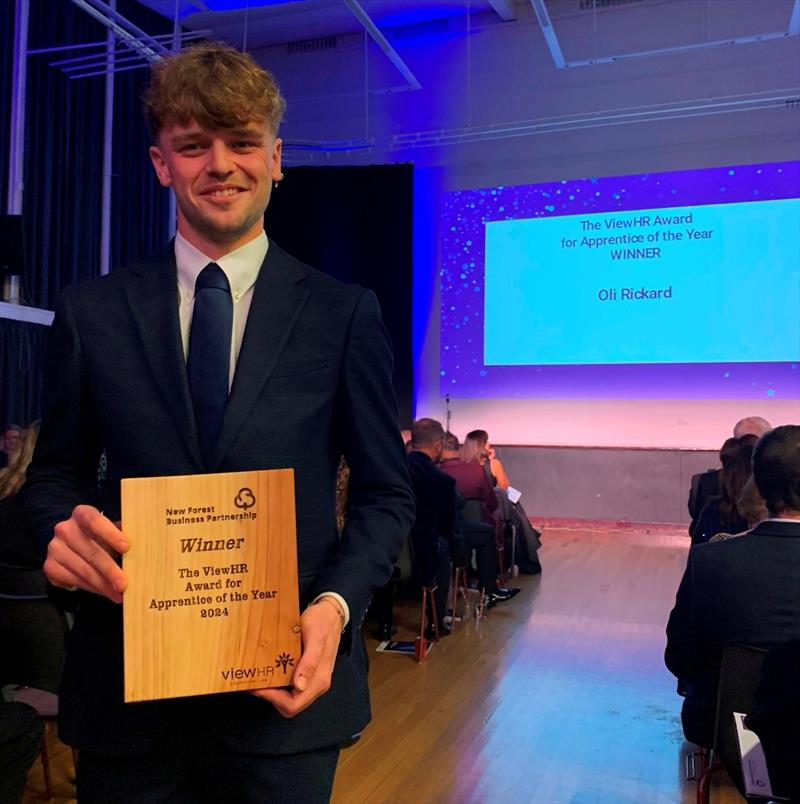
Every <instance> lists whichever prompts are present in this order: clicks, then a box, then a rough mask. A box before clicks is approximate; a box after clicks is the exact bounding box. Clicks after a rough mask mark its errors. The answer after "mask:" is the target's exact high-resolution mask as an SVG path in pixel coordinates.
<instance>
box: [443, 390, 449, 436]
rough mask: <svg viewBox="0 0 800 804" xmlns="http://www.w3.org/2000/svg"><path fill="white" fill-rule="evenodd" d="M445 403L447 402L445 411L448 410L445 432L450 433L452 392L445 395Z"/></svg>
mask: <svg viewBox="0 0 800 804" xmlns="http://www.w3.org/2000/svg"><path fill="white" fill-rule="evenodd" d="M444 404H445V411H446V416H445V428H444V431H445V433H449V432H450V394H445V395H444Z"/></svg>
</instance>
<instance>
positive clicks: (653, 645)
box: [25, 526, 743, 804]
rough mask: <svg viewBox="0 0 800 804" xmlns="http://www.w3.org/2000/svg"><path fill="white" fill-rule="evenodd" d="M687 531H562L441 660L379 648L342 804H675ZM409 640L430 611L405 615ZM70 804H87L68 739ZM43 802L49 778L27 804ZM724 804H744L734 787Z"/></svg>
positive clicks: (339, 797) (679, 780)
mask: <svg viewBox="0 0 800 804" xmlns="http://www.w3.org/2000/svg"><path fill="white" fill-rule="evenodd" d="M680 532H681V531H680V529H677V528H672V527H670V526H656V527H653V528H647V527H645V526H643V527H642V528H640V529H637V528H631V527H629V526H627V527H625V528H620V529H614V530H603V529H602V526H594V527H593V528H591V529H586V528H583V529H573V528H559V529H555V528H550V527H548V528H547V529H546V531H545V535H544V546H543V548H542V551H541V556H542V564H543V565H544V574H543V575H542V576H541V577H528V576H521V577H520V578H519V579H517V583H518V585H519V586H521V587H522V592H521V593H520V594H519V595H518V596H517V597H516V598H515V599H514V600H512V601H510V602H508V603H505V604H502V605H501V606H498V607H497V608H495V609H493V610H492V611H491V612H489V613H488V615H487V617H486V619H485V620H483V621H482V622H481V623H479V624H478V625H476V624H475V623H474V622H473V621H471V620H467V621H465V622H464V623H463V624H460V625H459V626H458V627H457V629H456V632H455V633H454V634H453V635H451V636H449V637H447V638H446V639H444V640H442V641H441V642H440V643H439V644H438V645H436V646H435V647H434V650H433V651H432V653H431V655H430V657H429V659H428V660H427V662H425V663H424V664H422V665H417V664H416V663H415V661H414V660H413V658H411V657H408V656H401V655H389V654H386V653H375V652H374V648H375V647H376V644H377V643H376V642H375V641H374V640H372V639H368V647H369V648H370V650H371V651H373V652H372V653H371V668H370V686H371V690H372V700H373V709H374V719H373V722H372V723H371V725H370V726H369V727H368V728H367V730H366V731H365V733H364V735H363V737H362V738H361V740H360V741H359V742H358V743H356V745H354V746H353V747H351V748H348V749H346V750H345V751H344V752H343V753H342V756H341V760H340V763H339V770H338V773H337V778H336V785H335V788H334V795H333V801H334V804H358V803H359V802H368V803H369V804H379V803H380V802H397V804H427V803H428V802H437V804H438V803H439V802H442V804H445V803H449V802H452V804H470V803H472V802H474V803H475V804H479V803H483V802H485V803H486V804H524V803H525V802H531V803H532V804H533V803H534V802H535V803H536V804H559V803H561V802H563V804H606V803H608V804H612V803H613V804H623V803H627V802H630V803H631V804H634V802H635V804H649V803H652V804H655V803H656V802H658V804H661V803H662V802H663V803H664V804H667V803H668V802H669V803H670V804H672V803H674V802H680V803H681V804H684V802H686V803H687V804H688V802H690V801H693V800H694V796H695V789H696V785H695V784H694V783H687V782H686V781H685V780H684V760H683V757H684V754H685V752H686V751H687V749H688V748H689V746H687V745H686V744H685V743H684V742H683V740H682V735H681V729H680V722H679V718H678V711H679V704H680V700H679V698H678V697H677V696H676V695H675V681H674V679H673V677H672V676H671V675H670V674H669V673H668V672H667V670H666V669H665V668H664V666H663V660H662V656H663V650H664V626H665V624H666V620H667V616H668V614H669V610H670V608H671V607H672V604H673V602H674V597H675V590H676V588H677V585H678V581H679V580H680V576H681V573H682V571H683V566H684V563H685V559H686V552H687V550H688V539H687V538H686V537H685V536H682V535H678V534H680ZM396 614H397V618H398V626H399V632H398V634H397V638H399V639H402V638H410V637H411V634H412V630H413V625H414V621H415V618H416V614H417V610H416V608H415V607H414V604H408V606H406V607H402V608H400V609H399V610H398V611H397V612H396ZM52 742H53V748H54V750H56V751H57V752H58V756H57V758H56V761H55V762H54V770H53V773H54V777H55V786H56V791H57V793H58V794H59V796H58V798H56V799H55V800H56V801H59V802H61V801H71V800H74V799H72V798H71V796H74V792H72V788H71V784H70V781H69V775H70V771H71V767H70V766H71V759H70V755H69V752H68V751H67V750H64V749H61V750H60V751H59V747H60V744H58V743H57V741H56V739H55V738H54V737H53V739H52ZM42 794H43V785H42V772H41V766H40V764H39V763H38V761H37V764H36V765H34V767H33V768H32V770H31V773H30V774H29V782H28V792H27V794H26V798H25V801H26V802H34V801H40V800H41V797H42ZM712 801H713V802H715V804H733V802H741V801H743V800H742V799H741V798H740V797H739V796H738V794H737V793H736V791H735V790H734V789H733V788H732V787H730V785H728V784H727V783H726V782H725V780H722V781H721V782H720V783H719V784H718V785H717V786H716V787H715V789H714V790H713V791H712Z"/></svg>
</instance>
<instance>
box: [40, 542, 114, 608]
mask: <svg viewBox="0 0 800 804" xmlns="http://www.w3.org/2000/svg"><path fill="white" fill-rule="evenodd" d="M56 554H57V553H56ZM56 554H50V555H49V556H48V558H47V560H46V561H45V562H44V567H43V569H44V574H45V575H46V576H47V579H48V580H49V581H50V583H52V584H53V586H58V587H62V588H65V589H69V588H71V587H75V586H77V587H80V588H81V589H85V590H86V591H89V592H95V593H96V594H99V595H104V596H105V597H107V598H109V599H110V600H112V601H114V602H115V603H122V595H121V594H120V593H119V592H117V591H116V590H115V589H114V587H113V586H112V585H111V584H110V583H109V582H108V581H107V580H106V579H105V578H103V576H101V575H100V574H99V573H98V572H97V571H96V570H94V569H93V568H92V567H91V566H89V565H88V564H84V565H83V571H81V568H76V569H71V568H70V567H67V566H64V565H63V564H61V563H60V562H59V561H58V559H57V558H56Z"/></svg>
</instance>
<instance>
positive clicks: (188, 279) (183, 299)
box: [175, 232, 350, 625]
mask: <svg viewBox="0 0 800 804" xmlns="http://www.w3.org/2000/svg"><path fill="white" fill-rule="evenodd" d="M268 249H269V241H268V240H267V235H266V233H265V232H261V234H260V235H259V236H258V237H256V239H255V240H251V241H250V242H249V243H245V244H244V245H243V246H240V247H239V248H237V249H236V250H235V251H231V252H230V253H229V254H225V255H224V256H222V257H220V258H219V259H217V260H212V259H211V257H208V256H206V255H205V254H203V252H202V251H200V250H199V249H197V248H195V247H194V246H193V245H192V244H191V243H190V242H189V241H188V240H186V238H185V237H183V236H182V235H181V233H180V232H177V233H176V234H175V264H176V265H177V268H178V294H179V297H180V301H179V308H178V312H179V317H180V324H181V342H182V343H183V358H184V360H186V359H187V358H188V356H189V331H190V330H191V327H192V313H193V312H194V285H195V282H196V281H197V277H198V276H199V275H200V272H201V271H202V270H203V268H205V267H206V265H208V264H209V263H210V262H214V263H216V264H217V265H218V266H219V267H220V268H221V269H222V271H223V273H224V274H225V276H226V277H227V278H228V283H229V284H230V287H231V297H232V299H233V332H232V333H231V359H230V369H229V372H228V389H229V390H230V388H231V387H232V386H233V376H234V374H235V373H236V361H237V360H238V359H239V351H240V350H241V348H242V339H243V338H244V329H245V325H246V324H247V316H248V314H249V312H250V303H251V302H252V301H253V288H254V286H255V284H256V279H257V278H258V274H259V271H260V270H261V265H262V263H263V262H264V258H265V257H266V256H267V250H268ZM326 596H328V597H332V598H334V599H335V600H337V601H338V603H339V605H340V606H341V607H342V611H343V613H344V623H343V625H347V623H348V622H349V621H350V607H349V606H348V605H347V601H346V600H345V599H344V598H343V597H342V596H341V595H339V594H337V593H336V592H323V593H322V594H320V595H317V597H315V598H314V600H313V601H312V603H316V602H317V601H318V600H319V599H320V598H321V597H326Z"/></svg>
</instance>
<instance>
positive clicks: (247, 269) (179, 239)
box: [175, 232, 269, 301]
mask: <svg viewBox="0 0 800 804" xmlns="http://www.w3.org/2000/svg"><path fill="white" fill-rule="evenodd" d="M268 248H269V241H268V240H267V235H266V234H265V233H264V232H261V234H260V235H259V236H258V237H257V238H255V240H251V241H250V242H249V243H245V244H244V245H243V246H240V247H239V248H237V249H236V250H235V251H231V252H230V253H229V254H225V255H224V256H222V257H220V258H219V259H218V260H212V259H211V258H210V257H208V256H206V255H205V254H203V252H202V251H200V250H199V249H198V248H195V246H193V245H192V244H191V243H190V242H189V241H188V240H187V239H186V238H185V237H183V236H182V235H181V233H180V232H177V233H176V234H175V264H176V265H177V267H178V289H179V291H180V294H181V297H182V298H184V299H191V298H193V297H194V283H195V282H196V281H197V277H198V275H199V274H200V271H202V270H203V268H205V267H206V265H208V264H209V263H210V262H215V263H216V264H217V265H219V267H220V268H222V270H223V272H224V273H225V276H227V277H228V282H229V283H230V286H231V295H232V296H233V298H234V300H236V301H238V300H239V299H240V298H241V297H242V296H243V295H244V294H245V293H246V292H247V291H248V290H250V288H251V287H252V286H253V285H254V284H255V281H256V279H257V278H258V272H259V271H260V270H261V264H262V263H263V262H264V258H265V257H266V256H267V249H268Z"/></svg>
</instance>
